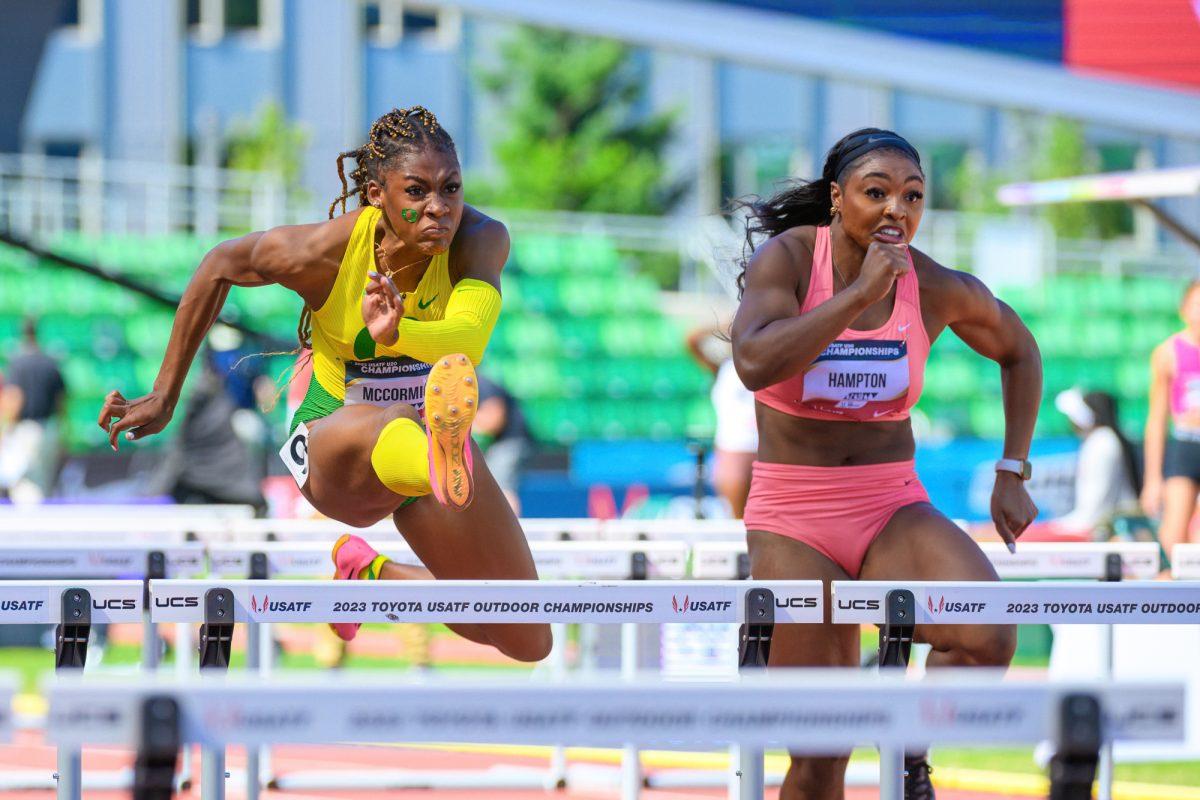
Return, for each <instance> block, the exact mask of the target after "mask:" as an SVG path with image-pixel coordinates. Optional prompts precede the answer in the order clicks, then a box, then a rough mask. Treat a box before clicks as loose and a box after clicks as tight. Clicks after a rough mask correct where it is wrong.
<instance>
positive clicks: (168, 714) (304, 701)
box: [48, 670, 1183, 800]
mask: <svg viewBox="0 0 1200 800" xmlns="http://www.w3.org/2000/svg"><path fill="white" fill-rule="evenodd" d="M847 673H849V674H847ZM404 680H405V676H398V677H396V679H395V680H385V681H372V682H365V681H361V680H360V681H343V682H339V683H338V684H336V685H329V683H328V682H327V681H314V680H311V679H310V680H308V681H296V680H292V681H278V680H274V681H272V682H271V683H270V684H263V683H262V682H261V681H257V680H246V679H242V680H237V679H228V678H227V679H225V680H217V681H213V680H192V681H188V682H182V683H181V682H178V681H176V682H154V683H152V684H150V685H148V684H147V683H145V682H137V683H132V682H128V681H125V682H104V683H102V684H99V685H97V684H94V683H81V682H79V681H70V680H59V681H56V682H55V683H54V684H53V685H52V686H50V687H49V691H48V693H49V697H50V727H49V731H48V732H49V735H50V736H51V738H52V739H53V740H54V741H55V742H57V743H58V744H59V745H60V746H64V747H70V748H79V747H82V746H83V745H84V744H88V743H91V744H96V743H100V744H110V745H119V744H125V745H133V746H134V747H136V749H137V754H138V755H137V764H138V772H139V780H138V783H137V786H136V788H135V793H134V798H135V800H143V799H145V800H148V799H149V798H160V797H166V796H169V791H170V787H171V786H172V783H173V781H172V772H173V769H174V759H175V755H176V752H177V750H178V747H179V745H180V744H181V743H186V742H198V743H200V744H201V745H202V747H204V748H205V750H206V751H210V752H215V751H221V752H222V753H223V751H224V748H225V747H226V746H227V745H230V744H242V745H246V746H247V747H253V746H262V745H265V744H279V743H300V742H323V743H328V742H343V743H355V742H359V743H369V742H380V741H396V740H407V741H448V740H458V741H469V742H494V741H504V742H509V743H523V744H548V743H556V742H562V741H570V742H572V743H577V744H585V745H594V746H613V745H618V744H621V743H623V742H630V741H633V742H636V743H637V744H639V745H643V746H672V745H674V746H678V745H680V744H683V745H688V746H693V747H714V746H723V745H737V746H743V747H749V748H755V749H762V748H765V747H769V746H784V747H787V748H788V749H790V750H793V751H806V752H812V753H828V752H837V751H838V750H844V749H851V748H853V747H854V746H856V745H859V744H862V743H864V742H868V741H873V742H879V743H881V744H882V745H883V746H885V747H888V748H894V749H901V750H902V749H903V748H904V747H906V746H922V745H925V744H927V743H929V742H931V741H937V742H947V743H966V742H971V743H980V742H984V743H996V744H999V743H1012V742H1028V741H1031V740H1032V741H1036V740H1039V739H1042V738H1050V739H1052V740H1054V741H1055V742H1056V744H1057V753H1056V756H1055V759H1054V761H1053V762H1052V764H1051V770H1050V772H1051V797H1054V798H1064V799H1069V800H1074V799H1075V798H1083V797H1089V796H1090V792H1091V785H1092V781H1093V778H1094V774H1095V766H1096V760H1097V758H1098V751H1099V745H1100V743H1101V742H1102V741H1109V740H1112V739H1122V740H1151V741H1164V740H1177V739H1179V738H1181V737H1182V736H1183V724H1182V719H1181V716H1180V714H1179V707H1180V705H1181V704H1182V701H1183V687H1182V686H1181V685H1179V684H1178V683H1172V684H1167V683H1163V684H1149V683H1112V682H1106V683H1103V684H1049V683H1023V682H1009V683H1004V682H999V681H997V680H995V679H989V678H987V677H980V676H978V675H970V676H967V675H963V674H962V673H961V672H960V673H959V674H957V675H953V676H951V675H943V676H942V678H941V679H940V680H937V681H921V682H911V681H906V680H903V679H900V678H897V677H891V676H878V675H869V674H863V673H861V672H859V671H856V670H850V671H847V670H841V671H834V670H810V671H781V672H779V673H776V674H773V675H772V676H771V677H770V678H769V679H765V680H764V679H762V678H759V677H756V676H755V677H743V678H741V679H740V680H738V681H735V682H720V683H714V682H708V683H698V684H681V683H670V682H665V681H661V680H653V679H649V678H643V679H640V680H637V681H633V682H623V683H615V684H614V682H613V681H611V680H591V681H572V682H568V683H561V682H555V683H544V684H529V683H521V684H516V683H512V682H503V681H488V682H463V681H438V682H434V681H417V682H408V683H400V682H401V681H404ZM914 720H920V721H921V725H920V726H917V725H914V724H913V721H914ZM205 774H206V775H207V774H208V771H207V770H206V773H205ZM221 783H223V780H221V781H217V782H216V785H206V791H205V792H204V793H203V794H202V796H203V797H204V798H205V800H212V798H219V797H221V796H222V789H223V787H222V786H221V785H220V784H221ZM746 788H747V787H746V785H745V782H743V785H742V787H741V791H742V795H741V796H742V797H751V796H754V795H751V794H747V793H746V791H745V790H746ZM757 796H758V797H761V790H760V793H759V794H758V795H757Z"/></svg>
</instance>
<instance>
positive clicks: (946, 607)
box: [925, 595, 987, 614]
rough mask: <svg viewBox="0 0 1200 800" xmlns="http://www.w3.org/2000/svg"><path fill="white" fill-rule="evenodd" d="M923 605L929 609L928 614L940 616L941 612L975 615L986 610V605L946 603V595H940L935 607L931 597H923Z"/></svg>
mask: <svg viewBox="0 0 1200 800" xmlns="http://www.w3.org/2000/svg"><path fill="white" fill-rule="evenodd" d="M925 605H926V606H928V608H929V613H930V614H941V613H942V612H943V611H944V612H946V613H947V614H977V613H979V612H980V611H983V610H984V609H985V608H987V603H963V602H959V601H956V600H951V601H950V602H948V603H947V602H946V595H942V596H941V597H940V598H939V599H938V603H937V605H936V606H935V605H934V604H933V597H931V596H928V595H927V596H926V597H925Z"/></svg>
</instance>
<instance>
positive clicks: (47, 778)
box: [0, 769, 133, 792]
mask: <svg viewBox="0 0 1200 800" xmlns="http://www.w3.org/2000/svg"><path fill="white" fill-rule="evenodd" d="M132 786H133V770H132V769H112V770H98V771H92V772H85V773H83V788H84V789H94V790H104V791H113V790H121V789H129V788H130V787H132ZM57 789H58V781H56V780H55V779H54V770H52V769H26V770H5V771H4V773H3V774H2V775H0V792H32V791H43V790H49V791H56V790H57Z"/></svg>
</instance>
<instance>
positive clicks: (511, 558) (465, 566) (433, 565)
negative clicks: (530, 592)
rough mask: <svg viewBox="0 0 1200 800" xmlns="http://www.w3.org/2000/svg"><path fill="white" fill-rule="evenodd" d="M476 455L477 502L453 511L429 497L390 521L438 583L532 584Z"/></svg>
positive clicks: (533, 575)
mask: <svg viewBox="0 0 1200 800" xmlns="http://www.w3.org/2000/svg"><path fill="white" fill-rule="evenodd" d="M471 447H472V448H473V451H472V452H473V453H474V469H473V475H474V478H475V499H474V500H473V501H472V503H471V505H469V506H468V507H467V508H466V509H465V510H463V511H452V510H450V509H449V508H447V507H445V506H443V505H442V504H441V503H438V502H437V501H436V500H434V499H433V497H432V496H430V497H424V498H422V499H421V500H419V501H417V502H416V503H413V504H411V505H408V506H405V507H404V508H401V509H398V510H397V511H396V512H395V514H394V515H393V519H394V520H395V522H396V528H397V529H398V530H399V531H400V533H401V534H402V535H403V536H404V538H405V540H406V541H407V542H408V543H409V545H410V546H411V547H412V549H413V552H414V553H416V555H417V557H418V558H420V559H421V562H422V563H423V564H425V566H426V567H428V568H429V571H430V572H432V573H433V574H434V576H435V577H437V578H440V579H443V580H445V579H456V578H457V579H464V580H482V579H487V578H494V579H498V580H536V579H537V570H536V568H535V567H534V565H533V556H532V555H531V554H530V552H529V543H528V542H527V541H526V539H525V533H524V531H522V530H521V525H520V523H518V522H517V517H516V515H515V514H513V511H512V507H511V506H509V504H508V500H507V499H506V498H505V497H504V493H503V492H502V491H501V489H500V487H499V486H498V485H497V483H496V479H495V478H494V477H492V473H491V471H490V470H489V469H488V467H487V464H486V462H485V461H484V460H483V456H482V454H481V453H480V451H479V448H478V447H476V445H475V443H474V442H472V443H471Z"/></svg>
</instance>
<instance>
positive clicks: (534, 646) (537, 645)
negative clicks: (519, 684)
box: [496, 625, 554, 663]
mask: <svg viewBox="0 0 1200 800" xmlns="http://www.w3.org/2000/svg"><path fill="white" fill-rule="evenodd" d="M513 627H515V628H521V629H522V630H520V631H519V632H517V633H515V634H513V633H508V632H506V633H507V635H506V636H505V637H504V639H503V640H502V641H500V642H497V643H496V647H497V649H498V650H500V652H502V653H504V655H506V656H508V657H509V658H513V659H516V660H517V661H525V662H530V663H532V662H534V661H541V660H542V659H544V658H545V657H546V656H548V655H550V650H551V649H552V648H553V647H554V635H553V634H551V633H550V626H549V625H516V626H513Z"/></svg>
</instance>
